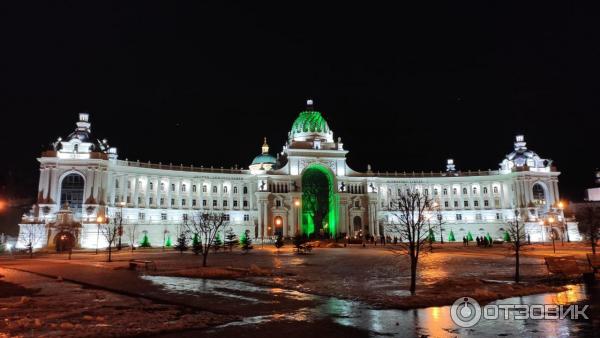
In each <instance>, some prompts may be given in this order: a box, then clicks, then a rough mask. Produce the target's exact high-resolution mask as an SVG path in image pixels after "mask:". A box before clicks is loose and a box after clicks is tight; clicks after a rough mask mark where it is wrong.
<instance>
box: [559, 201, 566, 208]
mask: <svg viewBox="0 0 600 338" xmlns="http://www.w3.org/2000/svg"><path fill="white" fill-rule="evenodd" d="M564 206H565V204H564V203H563V202H562V201H560V202H558V207H559V208H560V209H562V208H563V207H564Z"/></svg>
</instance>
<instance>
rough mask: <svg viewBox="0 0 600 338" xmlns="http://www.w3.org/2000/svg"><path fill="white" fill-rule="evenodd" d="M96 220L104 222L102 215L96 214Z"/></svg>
mask: <svg viewBox="0 0 600 338" xmlns="http://www.w3.org/2000/svg"><path fill="white" fill-rule="evenodd" d="M96 222H98V223H102V222H104V217H102V216H98V217H97V218H96Z"/></svg>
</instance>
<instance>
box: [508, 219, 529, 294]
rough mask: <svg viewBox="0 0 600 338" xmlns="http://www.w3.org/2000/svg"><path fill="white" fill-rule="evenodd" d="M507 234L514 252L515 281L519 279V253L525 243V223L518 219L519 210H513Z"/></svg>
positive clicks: (517, 281)
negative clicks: (512, 217) (513, 216)
mask: <svg viewBox="0 0 600 338" xmlns="http://www.w3.org/2000/svg"><path fill="white" fill-rule="evenodd" d="M507 231H508V235H509V236H510V245H511V249H512V250H514V252H515V283H519V282H520V281H521V274H520V262H519V259H520V253H521V247H523V246H524V245H525V244H526V243H527V238H526V235H525V223H523V222H521V221H520V219H519V210H515V218H514V220H513V221H511V222H508V230H507Z"/></svg>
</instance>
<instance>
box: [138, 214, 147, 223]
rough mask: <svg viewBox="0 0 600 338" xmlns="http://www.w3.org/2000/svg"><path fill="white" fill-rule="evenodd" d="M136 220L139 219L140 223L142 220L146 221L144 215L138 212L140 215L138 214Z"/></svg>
mask: <svg viewBox="0 0 600 338" xmlns="http://www.w3.org/2000/svg"><path fill="white" fill-rule="evenodd" d="M138 219H139V220H140V221H143V220H145V219H146V214H144V213H143V212H140V213H139V214H138Z"/></svg>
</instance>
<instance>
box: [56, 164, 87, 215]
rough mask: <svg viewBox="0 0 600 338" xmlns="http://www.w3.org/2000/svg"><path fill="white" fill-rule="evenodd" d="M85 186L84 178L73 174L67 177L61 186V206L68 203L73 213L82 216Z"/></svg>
mask: <svg viewBox="0 0 600 338" xmlns="http://www.w3.org/2000/svg"><path fill="white" fill-rule="evenodd" d="M84 185H85V182H84V180H83V176H81V175H79V174H75V173H73V174H69V175H67V176H65V178H63V180H62V183H61V186H60V188H61V189H60V204H61V205H64V204H65V203H66V204H67V205H68V206H69V207H70V208H71V210H72V211H73V213H75V214H81V205H82V204H83V188H84Z"/></svg>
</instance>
